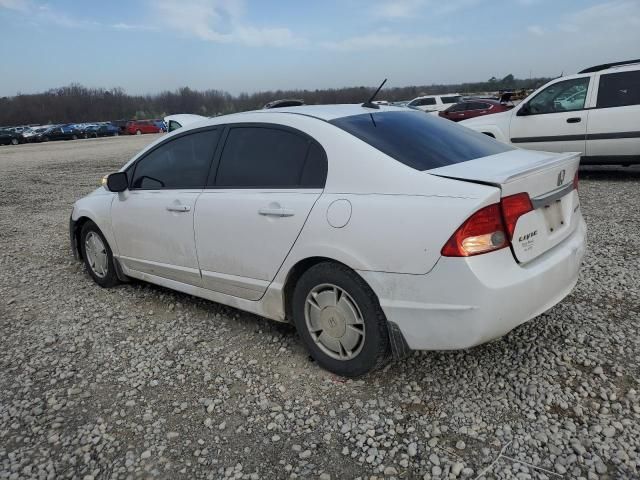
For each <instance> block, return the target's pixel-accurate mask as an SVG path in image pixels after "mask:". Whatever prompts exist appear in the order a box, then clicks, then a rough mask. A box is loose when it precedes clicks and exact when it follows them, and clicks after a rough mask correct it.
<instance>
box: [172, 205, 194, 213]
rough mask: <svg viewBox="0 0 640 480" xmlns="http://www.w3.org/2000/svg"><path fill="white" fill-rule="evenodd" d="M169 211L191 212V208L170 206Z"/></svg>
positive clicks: (187, 206)
mask: <svg viewBox="0 0 640 480" xmlns="http://www.w3.org/2000/svg"><path fill="white" fill-rule="evenodd" d="M167 210H168V211H170V212H189V211H191V207H190V206H189V205H169V206H168V207H167Z"/></svg>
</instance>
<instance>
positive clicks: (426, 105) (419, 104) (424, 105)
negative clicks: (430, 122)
mask: <svg viewBox="0 0 640 480" xmlns="http://www.w3.org/2000/svg"><path fill="white" fill-rule="evenodd" d="M461 99H462V95H460V94H457V93H450V94H447V95H425V96H423V97H418V98H414V99H413V100H411V101H409V102H408V103H407V104H406V106H407V107H410V108H415V109H418V110H422V111H423V112H439V111H440V110H444V109H445V108H448V107H449V106H450V105H451V104H452V103H458V102H459V101H460V100H461Z"/></svg>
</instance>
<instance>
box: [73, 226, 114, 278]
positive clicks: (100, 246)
mask: <svg viewBox="0 0 640 480" xmlns="http://www.w3.org/2000/svg"><path fill="white" fill-rule="evenodd" d="M80 248H81V249H82V258H83V260H84V264H85V266H86V267H87V271H88V272H89V275H91V278H93V280H94V281H95V282H96V283H97V284H98V285H100V286H101V287H104V288H109V287H113V286H115V285H117V284H118V283H119V281H118V276H117V274H116V268H115V265H114V262H113V254H112V252H111V248H109V244H108V243H107V240H106V239H105V238H104V235H102V232H101V231H100V229H99V228H98V226H97V225H96V224H95V223H93V222H91V221H88V222H87V223H85V224H84V225H83V226H82V230H81V232H80Z"/></svg>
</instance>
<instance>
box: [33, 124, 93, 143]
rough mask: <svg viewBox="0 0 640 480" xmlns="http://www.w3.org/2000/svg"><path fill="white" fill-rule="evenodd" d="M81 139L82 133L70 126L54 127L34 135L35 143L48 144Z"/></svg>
mask: <svg viewBox="0 0 640 480" xmlns="http://www.w3.org/2000/svg"><path fill="white" fill-rule="evenodd" d="M81 137H82V133H81V132H80V131H79V130H77V129H76V128H74V127H72V126H55V127H50V128H47V129H46V130H44V131H42V132H38V133H37V134H36V135H34V136H33V137H32V138H33V141H35V142H49V141H53V140H77V139H79V138H81Z"/></svg>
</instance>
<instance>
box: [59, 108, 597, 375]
mask: <svg viewBox="0 0 640 480" xmlns="http://www.w3.org/2000/svg"><path fill="white" fill-rule="evenodd" d="M578 163H579V157H578V155H577V154H563V155H557V154H549V153H541V152H531V151H526V150H519V149H515V148H513V147H511V146H508V145H505V144H503V143H500V142H497V141H495V140H493V139H491V138H489V137H487V136H486V135H482V134H479V133H476V132H473V131H471V130H469V129H466V128H462V127H459V126H458V125H457V124H455V123H454V122H451V121H449V120H445V119H441V118H438V117H434V116H431V115H424V114H423V113H421V112H417V111H414V110H411V109H407V108H397V107H387V106H375V107H373V108H365V107H363V106H360V105H330V106H304V107H288V108H280V109H274V110H260V111H254V112H246V113H239V114H234V115H227V116H221V117H216V118H211V119H206V120H203V121H200V122H197V123H193V124H191V125H189V126H187V127H182V128H181V129H179V130H177V131H174V132H172V133H170V134H168V135H166V136H164V137H162V138H161V139H159V140H157V141H156V142H154V143H153V144H151V145H149V146H148V147H147V148H145V149H144V150H143V151H141V152H140V153H139V154H137V155H136V156H135V157H133V158H132V159H131V160H130V161H128V162H127V163H126V164H125V166H124V167H123V168H122V169H121V170H120V171H118V172H117V173H112V174H111V175H109V176H108V177H107V180H106V185H105V186H104V187H101V188H98V189H97V190H96V191H94V192H93V193H91V194H89V195H87V196H86V197H84V198H81V199H80V200H78V201H77V202H76V203H75V204H74V206H73V211H72V214H71V219H70V238H71V245H72V249H73V251H74V254H75V255H76V257H77V258H81V259H83V260H84V263H85V265H86V268H87V271H88V273H89V274H90V275H91V277H93V279H94V280H95V281H96V282H97V283H98V284H99V285H101V286H103V287H111V286H114V285H116V284H117V283H118V282H120V281H126V280H127V279H128V278H136V279H140V280H144V281H147V282H151V283H155V284H158V285H162V286H164V287H167V288H171V289H174V290H178V291H181V292H185V293H188V294H191V295H195V296H199V297H202V298H205V299H209V300H213V301H216V302H220V303H223V304H225V305H230V306H232V307H236V308H239V309H241V310H246V311H248V312H252V313H255V314H258V315H262V316H264V317H267V318H270V319H273V320H278V321H285V322H286V321H289V322H292V323H293V324H295V326H296V328H297V331H298V332H299V334H300V337H301V339H302V341H303V342H304V344H305V345H306V347H307V348H308V350H309V352H310V354H311V355H312V356H313V358H314V359H315V360H316V361H317V362H318V363H319V364H320V365H321V366H323V367H324V368H326V369H328V370H331V371H333V372H335V373H337V374H340V375H345V376H358V375H362V374H364V373H366V372H367V371H369V370H371V369H373V368H376V367H379V366H381V365H383V364H384V363H385V362H386V361H387V359H388V358H389V357H390V355H391V354H394V355H395V356H396V357H401V356H402V355H404V354H405V353H406V352H407V351H408V350H410V349H421V350H442V349H460V348H467V347H471V346H474V345H478V344H480V343H483V342H487V341H489V340H491V339H494V338H497V337H500V336H501V335H504V334H505V333H507V332H508V331H510V330H511V329H513V328H514V327H516V326H517V325H519V324H521V323H523V322H526V321H527V320H529V319H531V318H533V317H535V316H537V315H540V314H541V313H542V312H544V311H546V310H548V309H549V308H551V307H552V306H553V305H555V304H556V303H558V302H559V301H560V300H562V299H563V298H564V297H565V296H566V295H567V294H568V293H569V292H571V290H572V289H573V287H574V285H575V284H576V281H577V278H578V270H579V268H580V264H581V260H582V257H583V254H584V251H585V230H586V227H585V223H584V220H583V218H582V214H581V211H580V202H579V199H578V191H577V170H578Z"/></svg>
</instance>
